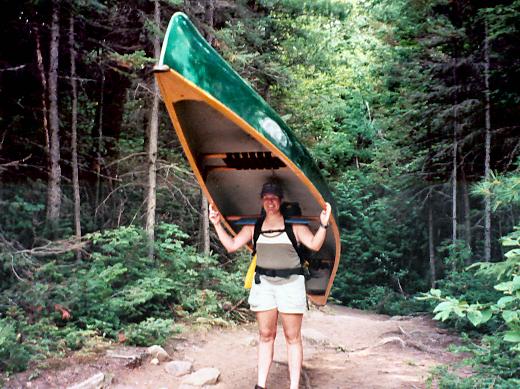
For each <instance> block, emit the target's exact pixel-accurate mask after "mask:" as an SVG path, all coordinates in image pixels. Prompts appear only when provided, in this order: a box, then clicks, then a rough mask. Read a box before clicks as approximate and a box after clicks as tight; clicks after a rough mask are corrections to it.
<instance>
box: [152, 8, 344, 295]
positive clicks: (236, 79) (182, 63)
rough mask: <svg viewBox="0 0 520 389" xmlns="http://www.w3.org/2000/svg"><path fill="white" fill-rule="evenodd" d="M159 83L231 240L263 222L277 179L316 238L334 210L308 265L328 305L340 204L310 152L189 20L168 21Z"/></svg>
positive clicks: (311, 285) (313, 288)
mask: <svg viewBox="0 0 520 389" xmlns="http://www.w3.org/2000/svg"><path fill="white" fill-rule="evenodd" d="M155 76H156V79H157V81H158V84H159V87H160V90H161V94H162V96H163V100H164V103H165V104H166V107H167V109H168V112H169V114H170V118H171V120H172V123H173V126H174V128H175V131H176V133H177V136H178V137H179V140H180V142H181V144H182V147H183V149H184V152H185V154H186V156H187V158H188V161H189V163H190V165H191V168H192V169H193V172H194V173H195V176H196V178H197V180H198V181H199V183H200V185H201V188H202V190H203V192H204V194H205V196H206V197H207V198H208V200H209V201H210V202H211V203H213V204H214V205H215V207H216V208H217V209H218V210H219V211H220V213H221V214H222V215H223V216H224V217H225V224H226V227H227V228H228V229H229V231H230V232H232V233H237V232H238V231H239V230H240V228H241V225H243V224H245V223H248V222H251V221H252V220H254V218H255V217H256V216H257V215H258V214H259V211H260V209H261V203H260V197H259V193H260V189H261V186H262V184H263V183H264V182H265V181H267V180H268V179H270V178H272V177H276V178H277V179H278V180H280V181H281V182H282V185H283V189H284V195H285V198H284V201H287V202H291V203H298V204H299V206H300V208H301V211H302V212H301V213H302V214H301V217H300V218H299V219H298V222H303V223H308V224H309V226H310V228H311V229H312V230H315V229H316V228H317V227H318V225H319V219H318V215H319V214H320V212H321V210H322V209H323V206H324V203H325V202H326V201H327V202H329V203H330V204H331V205H332V209H333V212H332V217H331V226H330V228H329V229H328V230H327V237H326V240H325V243H324V245H323V247H322V248H321V250H320V251H319V252H316V253H313V254H312V255H310V256H309V258H308V263H309V269H310V273H311V278H310V279H309V280H308V281H307V293H308V295H309V298H310V299H311V300H312V301H313V302H314V303H316V304H318V305H324V304H325V303H326V301H327V297H328V295H329V293H330V289H331V287H332V282H333V280H334V276H335V274H336V270H337V267H338V262H339V257H340V236H339V229H338V224H337V216H336V215H337V214H336V207H335V203H334V200H333V198H332V195H331V193H330V191H329V189H328V188H327V185H326V184H325V181H324V179H323V177H322V175H321V174H320V171H319V169H318V168H317V167H316V164H315V163H314V161H313V159H312V157H311V156H310V154H309V152H308V151H307V149H306V148H305V147H304V146H303V145H302V144H301V143H300V142H299V141H298V140H297V139H296V137H295V135H294V134H293V132H292V131H291V130H290V129H289V127H288V126H287V125H286V124H285V123H284V122H283V120H282V119H281V118H280V116H279V115H278V114H277V113H276V112H275V111H274V110H273V109H272V108H271V107H270V106H269V105H268V104H267V103H266V102H265V101H264V100H263V99H262V97H261V96H260V95H259V94H258V93H257V92H256V91H255V90H254V89H253V88H252V87H251V86H250V85H249V84H248V83H247V82H245V81H244V80H243V79H242V78H241V77H240V76H239V75H238V74H237V73H236V72H235V71H234V70H233V69H232V68H231V66H230V65H229V64H228V63H227V62H226V61H225V60H224V59H223V58H222V57H221V56H220V55H219V54H218V53H217V52H216V51H215V50H214V49H213V48H212V47H211V46H210V45H209V44H208V43H207V42H206V41H205V40H204V38H203V37H202V36H201V35H200V33H199V32H198V31H197V29H196V28H195V27H194V26H193V24H192V23H191V22H190V21H189V19H188V17H187V16H186V15H185V14H183V13H176V14H174V15H173V17H172V19H171V21H170V24H169V26H168V29H167V31H166V36H165V39H164V42H163V46H162V51H161V58H160V62H159V64H158V65H157V66H156V67H155Z"/></svg>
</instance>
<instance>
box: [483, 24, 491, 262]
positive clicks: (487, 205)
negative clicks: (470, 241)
mask: <svg viewBox="0 0 520 389" xmlns="http://www.w3.org/2000/svg"><path fill="white" fill-rule="evenodd" d="M485 34H486V36H485V38H484V57H485V60H484V82H485V95H486V119H485V120H486V145H485V153H486V159H485V162H484V179H485V180H489V177H490V163H491V93H490V89H489V62H490V59H489V35H488V24H487V21H486V22H485ZM484 260H485V261H487V262H489V261H490V260H491V199H490V197H489V195H487V194H486V195H485V197H484Z"/></svg>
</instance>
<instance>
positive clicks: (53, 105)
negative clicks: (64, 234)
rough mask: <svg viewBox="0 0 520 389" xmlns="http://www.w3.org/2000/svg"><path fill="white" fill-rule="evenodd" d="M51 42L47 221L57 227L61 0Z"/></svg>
mask: <svg viewBox="0 0 520 389" xmlns="http://www.w3.org/2000/svg"><path fill="white" fill-rule="evenodd" d="M52 6H53V10H52V23H51V44H50V61H49V128H50V143H49V162H50V166H49V180H48V188H47V223H48V224H50V225H51V227H52V228H54V227H55V225H56V223H57V222H58V219H59V217H60V208H61V168H60V138H59V130H60V128H59V116H58V59H59V55H58V48H59V42H60V23H59V12H60V11H59V2H58V1H53V3H52Z"/></svg>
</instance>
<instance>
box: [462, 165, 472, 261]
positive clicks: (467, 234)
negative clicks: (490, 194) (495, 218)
mask: <svg viewBox="0 0 520 389" xmlns="http://www.w3.org/2000/svg"><path fill="white" fill-rule="evenodd" d="M461 172H462V195H463V196H464V239H465V240H466V246H467V247H468V249H469V250H471V207H470V203H469V191H468V182H467V181H466V174H465V173H464V169H462V171H461ZM468 261H469V258H468ZM466 265H469V263H466Z"/></svg>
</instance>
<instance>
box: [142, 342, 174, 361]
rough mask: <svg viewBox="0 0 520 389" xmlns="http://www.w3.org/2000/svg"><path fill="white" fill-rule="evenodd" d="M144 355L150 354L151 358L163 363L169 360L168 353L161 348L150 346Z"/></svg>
mask: <svg viewBox="0 0 520 389" xmlns="http://www.w3.org/2000/svg"><path fill="white" fill-rule="evenodd" d="M146 353H147V354H150V355H151V356H152V358H157V359H158V360H159V361H161V362H164V361H167V360H169V359H170V356H169V355H168V353H167V352H166V351H165V350H164V349H163V348H162V347H161V346H157V345H153V346H150V347H148V348H147V349H146Z"/></svg>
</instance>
